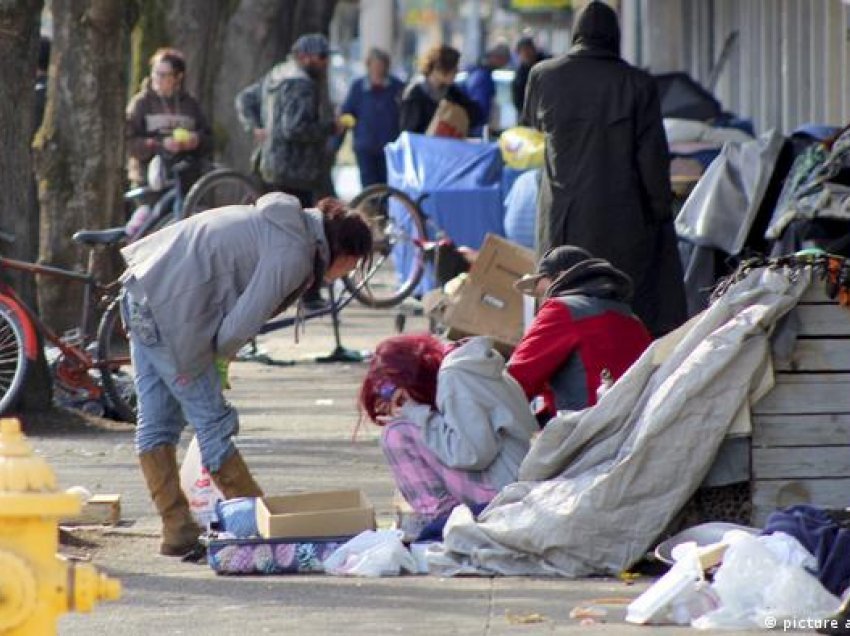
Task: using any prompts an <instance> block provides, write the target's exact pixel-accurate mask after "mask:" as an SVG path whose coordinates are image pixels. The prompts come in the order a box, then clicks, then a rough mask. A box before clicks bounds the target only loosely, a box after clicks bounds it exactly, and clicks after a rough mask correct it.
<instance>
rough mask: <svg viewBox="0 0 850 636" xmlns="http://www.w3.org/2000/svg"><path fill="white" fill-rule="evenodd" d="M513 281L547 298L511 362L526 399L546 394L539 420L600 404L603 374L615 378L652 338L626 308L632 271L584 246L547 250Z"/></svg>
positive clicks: (528, 291) (629, 309)
mask: <svg viewBox="0 0 850 636" xmlns="http://www.w3.org/2000/svg"><path fill="white" fill-rule="evenodd" d="M516 287H517V289H518V290H519V291H521V292H523V293H524V294H528V295H532V296H538V297H540V296H542V297H543V304H542V305H541V307H540V310H539V311H538V313H537V315H536V316H535V318H534V321H533V322H532V323H531V326H530V327H529V329H528V331H527V332H526V333H525V335H524V336H523V338H522V340H520V342H519V344H518V345H517V347H516V349H514V352H513V355H512V356H511V358H510V361H509V362H508V372H509V373H510V374H511V375H512V376H513V377H514V379H516V381H517V382H519V384H520V386H522V388H523V390H524V391H525V394H526V396H527V397H528V399H529V400H531V399H533V398H535V397H536V396H542V397H543V401H544V411H543V413H541V414H539V419H541V421H546V420H547V419H548V418H549V417H552V416H554V415H555V413H556V412H557V411H563V410H579V409H583V408H586V407H588V406H593V405H594V404H596V399H597V398H596V395H597V389H598V388H599V386H600V382H601V380H600V378H602V377H603V376H605V377H608V376H610V378H611V379H612V380H613V381H616V380H617V378H619V377H620V376H621V375H623V374H624V373H625V372H626V370H627V369H628V368H629V367H630V366H631V365H632V363H633V362H634V361H635V360H637V359H638V358H639V357H640V355H641V354H642V353H643V351H644V350H645V349H646V348H647V346H649V343H650V342H651V341H652V338H651V336H650V335H649V331H647V329H646V327H645V326H644V324H643V323H642V322H641V321H640V319H639V318H638V317H637V316H635V315H634V313H632V310H631V307H630V306H629V302H630V301H631V297H632V281H631V280H630V279H629V277H628V276H626V274H624V273H623V272H621V271H620V270H618V269H615V268H614V267H613V266H612V265H611V264H610V263H609V262H608V261H605V260H602V259H600V258H593V257H592V256H591V255H590V254H589V253H588V252H586V251H585V250H583V249H581V248H579V247H573V246H561V247H555V248H553V249H550V250H549V251H548V252H546V253H545V254H544V255H543V257H542V258H541V259H540V263H539V264H538V266H537V272H536V273H535V274H532V275H529V276H525V277H523V278H522V279H520V280H519V281H517V284H516ZM541 416H542V417H541Z"/></svg>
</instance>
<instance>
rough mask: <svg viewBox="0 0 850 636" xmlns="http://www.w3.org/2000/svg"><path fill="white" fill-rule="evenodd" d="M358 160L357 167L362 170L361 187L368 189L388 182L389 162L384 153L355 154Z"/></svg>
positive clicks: (359, 152) (360, 152)
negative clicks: (373, 185)
mask: <svg viewBox="0 0 850 636" xmlns="http://www.w3.org/2000/svg"><path fill="white" fill-rule="evenodd" d="M354 156H355V157H356V158H357V167H358V168H359V170H360V185H361V186H363V187H364V188H368V187H369V186H370V185H372V184H375V183H386V182H387V160H386V158H385V157H384V152H383V151H379V152H362V151H358V152H355V153H354Z"/></svg>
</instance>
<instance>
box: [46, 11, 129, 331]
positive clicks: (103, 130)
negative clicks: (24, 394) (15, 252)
mask: <svg viewBox="0 0 850 636" xmlns="http://www.w3.org/2000/svg"><path fill="white" fill-rule="evenodd" d="M134 10H135V3H134V2H133V0H53V20H54V25H53V26H54V37H53V55H54V57H53V59H54V63H53V64H52V67H51V71H52V72H51V77H50V88H49V94H50V97H49V99H48V106H47V112H46V113H45V119H44V123H43V124H42V128H41V131H40V132H39V138H38V142H37V144H36V150H37V155H36V156H37V168H38V177H39V199H40V203H41V241H40V251H39V256H40V260H41V261H42V262H45V263H48V264H51V265H55V266H59V267H65V268H79V269H82V268H83V267H84V264H85V262H86V256H87V255H86V250H84V249H82V248H80V247H78V246H77V245H75V244H74V243H73V242H72V240H71V235H72V234H73V233H74V232H75V231H76V230H79V229H80V228H91V229H99V228H107V227H112V226H115V225H119V224H121V223H122V222H123V210H122V192H123V189H124V134H123V131H124V107H125V101H126V95H127V64H126V62H125V60H126V59H127V52H128V49H129V46H128V43H129V28H130V22H131V20H132V18H133V16H134ZM60 79H61V81H60ZM114 263H115V260H114V258H112V256H111V255H110V254H109V253H107V252H105V251H99V252H98V258H97V263H96V270H95V274H96V276H97V277H98V278H100V279H101V280H104V281H105V280H109V279H110V278H111V277H113V276H114V275H115V274H116V273H117V272H116V271H115V267H114ZM79 287H80V286H79V285H73V286H69V285H68V283H67V282H66V281H62V280H58V279H51V278H42V279H41V280H39V284H38V297H39V307H40V309H41V315H42V317H43V318H44V319H45V321H46V322H47V323H48V324H50V325H51V326H53V327H54V328H56V329H58V330H59V331H60V333H61V331H62V330H65V329H69V328H72V327H75V326H78V323H79V316H80V308H81V297H82V296H81V293H82V290H81V289H79Z"/></svg>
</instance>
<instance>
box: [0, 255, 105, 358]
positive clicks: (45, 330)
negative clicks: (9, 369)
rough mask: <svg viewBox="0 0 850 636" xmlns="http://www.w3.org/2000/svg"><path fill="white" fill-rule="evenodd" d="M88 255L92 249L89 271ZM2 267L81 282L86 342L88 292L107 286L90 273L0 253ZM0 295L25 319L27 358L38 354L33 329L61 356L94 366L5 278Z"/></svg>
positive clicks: (87, 355)
mask: <svg viewBox="0 0 850 636" xmlns="http://www.w3.org/2000/svg"><path fill="white" fill-rule="evenodd" d="M92 255H93V250H92V252H91V253H90V255H89V271H91V264H92V258H93V256H92ZM5 269H10V270H15V271H19V272H26V273H29V274H33V275H41V276H48V277H52V278H62V279H65V280H69V281H75V282H79V283H81V284H83V285H85V289H84V291H83V308H82V312H81V319H80V325H79V329H80V332H81V339H82V341H83V342H86V341H88V339H89V337H90V334H89V323H90V321H91V304H92V292H93V291H94V292H99V293H106V292H107V288H106V287H105V286H103V285H101V284H99V283H98V282H97V281H96V280H95V279H94V276H92V275H91V274H90V273H88V272H86V273H82V272H74V271H70V270H65V269H61V268H58V267H51V266H50V265H39V264H37V263H29V262H27V261H19V260H15V259H12V258H6V257H2V256H0V272H2V271H3V270H5ZM0 294H2V295H3V296H5V297H6V298H7V300H9V301H11V302H10V304H12V305H13V306H15V307H16V309H19V310H20V313H21V315H22V316H24V317H26V320H22V321H21V322H22V323H23V324H22V328H23V329H24V334H25V338H26V342H25V352H26V355H27V357H28V358H29V359H30V360H34V359H35V358H37V357H38V338H37V332H40V333H41V334H42V335H43V336H44V338H45V340H47V341H48V342H49V343H50V344H52V345H54V346H55V347H58V348H59V349H60V350H61V351H62V353H63V354H64V355H66V356H68V357H69V358H71V359H72V360H74V361H75V362H77V363H79V364H81V365H83V366H86V367H92V366H94V365H93V360H92V357H91V356H90V355H89V354H88V353H87V352H86V351H85V349H83V348H79V347H76V346H74V345H72V344H68V343H67V342H65V341H64V340H63V339H62V338H61V337H60V336H59V335H58V334H57V333H56V332H55V331H53V330H52V329H51V328H50V327H48V326H47V324H45V322H44V321H43V320H42V319H41V318H39V316H38V315H37V314H36V313H35V312H34V311H33V310H32V309H31V308H30V307H29V306H28V305H27V304H26V303H25V302H24V301H23V300H22V299H21V298H20V296H18V294H17V293H16V292H15V290H14V289H13V288H12V286H11V285H9V284H8V283H7V282H6V281H3V280H0Z"/></svg>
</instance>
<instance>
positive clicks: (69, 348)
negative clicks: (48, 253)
mask: <svg viewBox="0 0 850 636" xmlns="http://www.w3.org/2000/svg"><path fill="white" fill-rule="evenodd" d="M125 238H126V235H125V234H124V231H123V228H112V229H109V230H101V231H85V230H83V231H80V232H77V233H75V234H74V241H75V242H76V243H79V244H80V245H84V246H86V247H88V248H89V258H88V265H87V268H86V271H85V272H78V271H73V270H67V269H62V268H59V267H51V266H49V265H40V264H38V263H30V262H27V261H19V260H15V259H11V258H6V257H3V256H0V413H6V412H8V411H9V410H10V409H12V408H13V407H14V406H15V405H16V404H17V401H18V399H19V398H20V395H21V392H22V390H23V388H24V382H25V379H26V377H27V371H28V369H29V367H30V365H31V364H33V363H34V362H35V361H36V360H37V358H38V346H39V340H38V335H39V334H41V336H42V337H43V338H44V341H45V342H46V343H49V344H50V345H53V346H54V347H56V348H57V349H58V350H59V352H60V353H59V356H58V359H57V360H56V362H55V364H56V370H55V379H56V381H57V382H58V383H60V385H61V388H62V390H65V391H69V392H71V393H74V394H76V395H78V396H79V397H80V398H81V401H82V402H83V404H87V403H97V402H101V403H103V402H106V404H107V405H108V407H109V409H110V410H111V411H112V412H113V413H114V414H115V415H116V416H118V417H119V418H120V419H122V420H125V421H128V422H131V421H134V420H135V389H134V387H133V379H132V374H131V373H130V372H129V371H128V369H129V368H130V353H129V342H128V339H127V334H126V333H125V332H124V329H123V326H122V323H121V320H120V317H119V305H118V299H119V293H120V285H119V284H118V282H117V281H113V282H110V283H102V282H100V281H98V280H96V279H95V277H94V274H93V267H94V254H95V249H97V248H98V247H99V246H103V247H110V246H115V245H117V244H118V243H120V242H122V241H124V240H125ZM4 270H16V271H20V272H26V273H29V274H33V275H40V276H46V277H50V278H60V279H63V280H65V281H67V282H69V283H71V282H76V283H80V284H82V285H84V286H85V287H84V291H83V306H82V310H81V316H80V321H79V325H78V326H77V327H76V328H75V329H72V330H69V331H67V332H65V333H64V334H63V335H62V336H60V335H58V334H57V333H56V332H55V331H53V330H52V329H51V328H50V327H49V326H48V325H47V324H46V323H45V322H44V321H43V320H42V319H41V318H40V317H39V316H38V315H37V314H36V313H35V312H34V311H33V310H32V308H31V307H29V306H28V305H27V304H26V303H25V302H24V301H23V300H22V299H21V298H20V296H18V294H17V293H16V292H15V290H14V289H13V288H12V287H11V285H9V284H8V283H7V282H6V281H5V280H4V279H3V277H2V273H3V271H4ZM103 307H105V310H104V311H103V313H102V314H101V315H100V319H99V320H98V321H97V329H96V331H95V330H94V329H93V326H94V322H95V320H94V316H95V315H96V314H97V311H98V310H100V309H101V308H103ZM92 372H93V373H94V375H92ZM98 379H100V383H98ZM84 410H86V409H85V408H84Z"/></svg>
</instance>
